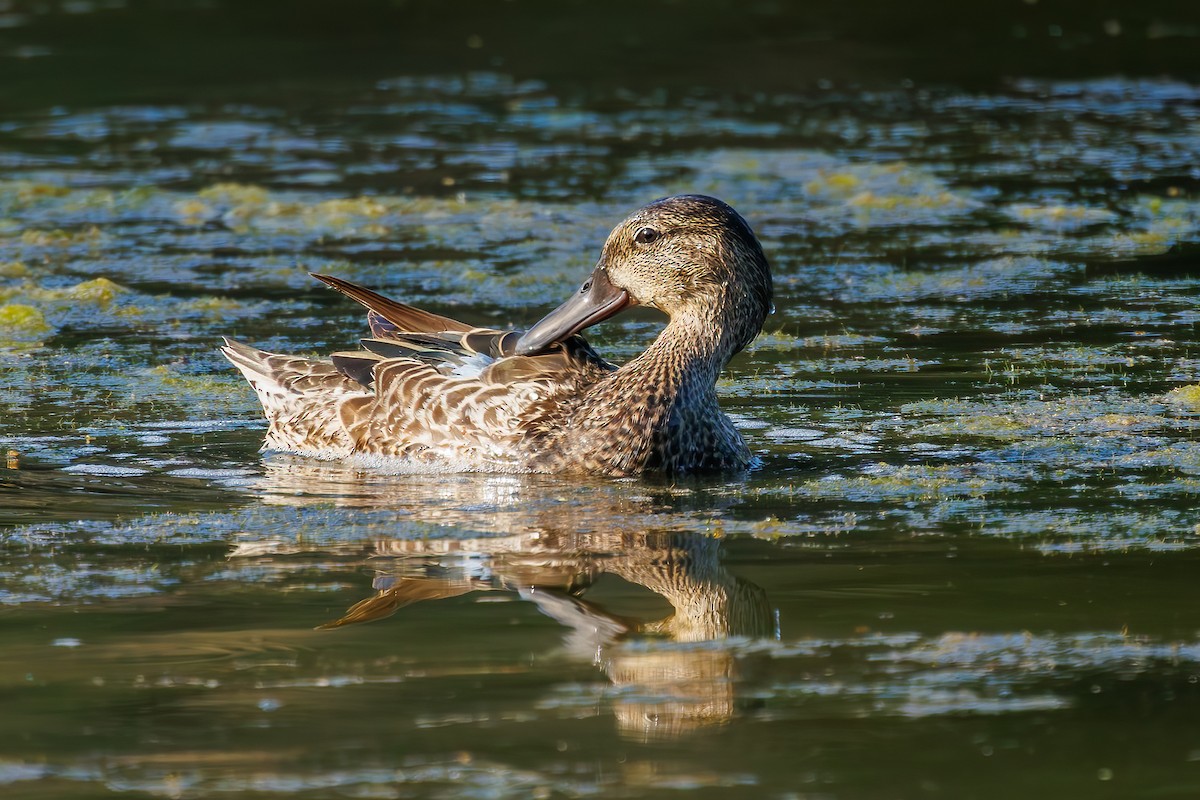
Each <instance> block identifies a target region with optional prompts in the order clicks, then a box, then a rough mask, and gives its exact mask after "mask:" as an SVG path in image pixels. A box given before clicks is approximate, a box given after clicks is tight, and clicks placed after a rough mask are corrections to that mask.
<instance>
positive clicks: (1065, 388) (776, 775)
mask: <svg viewBox="0 0 1200 800" xmlns="http://www.w3.org/2000/svg"><path fill="white" fill-rule="evenodd" d="M243 6H244V7H243ZM1043 6H1045V4H1041V5H1039V4H1026V5H1024V6H1022V7H1021V8H1019V9H1016V10H1005V11H1003V12H1000V11H988V10H978V13H977V14H975V15H974V16H972V17H965V16H964V15H962V14H961V13H958V12H956V8H957V7H956V6H949V5H947V6H943V5H940V4H937V3H928V4H925V5H918V6H917V7H912V6H911V5H908V6H905V7H904V8H903V10H901V9H899V8H893V7H892V6H890V5H880V6H878V7H875V6H864V7H863V8H862V9H859V10H860V11H862V13H851V14H848V13H847V12H846V10H845V9H844V8H843V7H842V6H841V5H840V4H821V3H817V4H805V7H804V8H796V9H792V8H786V7H776V6H768V5H763V6H755V7H754V8H751V9H748V10H745V11H742V12H740V13H738V14H734V15H732V16H731V15H730V11H729V10H726V9H723V8H722V7H721V6H720V4H718V3H712V4H696V5H694V6H692V7H690V8H689V10H688V12H687V13H683V12H682V11H681V10H680V8H681V7H678V6H675V5H671V4H664V5H661V6H658V5H655V6H644V4H643V6H641V7H639V8H638V9H633V8H625V7H623V6H621V7H596V8H592V7H587V8H584V7H578V8H573V9H571V10H569V11H563V10H561V9H556V10H554V11H553V12H551V11H548V10H546V9H541V8H537V7H532V6H527V5H521V4H506V5H504V6H503V7H502V8H500V9H499V10H498V9H497V8H495V7H493V6H492V5H489V4H483V5H480V6H478V7H476V6H474V5H472V4H462V5H458V6H454V7H449V6H440V5H439V6H424V5H385V4H382V3H380V4H372V3H363V4H362V5H361V7H359V8H358V9H357V11H356V12H355V13H353V14H348V13H345V12H344V11H341V10H337V11H335V10H333V7H332V6H327V5H326V4H321V3H298V4H297V3H289V4H286V5H281V4H273V3H256V4H228V5H226V4H219V3H218V4H200V3H180V4H174V5H171V6H161V7H155V8H141V7H138V8H130V7H126V6H125V5H123V4H122V3H119V2H94V3H93V2H69V3H61V4H59V3H50V4H36V3H24V2H12V0H10V2H7V3H4V2H0V107H3V108H4V113H3V115H2V116H0V387H2V388H0V445H2V447H3V450H4V451H5V454H6V456H5V464H4V467H5V468H4V469H3V471H0V636H2V637H3V639H2V641H3V642H4V647H3V648H0V693H2V696H3V698H4V704H3V706H4V713H3V715H0V791H2V792H3V796H4V797H6V798H7V797H14V798H41V797H46V798H74V797H79V798H83V797H93V796H98V795H101V794H112V793H128V794H131V795H133V796H147V795H149V796H160V797H171V798H175V797H179V798H191V797H209V796H228V797H241V796H245V797H341V796H347V797H421V798H426V797H428V798H439V797H456V798H457V797H480V798H506V797H513V798H529V797H535V798H551V797H592V796H598V797H647V798H657V797H676V796H680V795H681V794H686V795H688V796H696V797H722V798H724V797H729V798H741V797H764V798H780V800H783V799H784V798H880V797H897V798H909V797H912V798H916V797H955V798H959V797H963V798H965V797H973V798H989V797H996V798H1001V797H1003V798H1008V797H1012V796H1014V795H1018V794H1027V795H1031V796H1055V797H1081V798H1085V797H1086V798H1096V797H1140V796H1147V797H1149V796H1153V797H1192V796H1195V795H1196V794H1197V792H1198V791H1200V731H1198V729H1197V727H1196V725H1195V719H1196V716H1197V713H1198V712H1200V688H1198V687H1200V613H1198V612H1197V609H1200V588H1198V586H1200V584H1197V582H1196V580H1195V577H1194V576H1195V574H1196V570H1197V569H1198V568H1200V565H1198V564H1197V558H1198V556H1200V547H1198V546H1197V545H1198V543H1200V516H1198V515H1197V513H1196V510H1195V508H1196V504H1197V494H1198V493H1200V488H1198V487H1200V446H1198V445H1197V427H1198V426H1200V388H1198V386H1200V359H1198V358H1197V355H1196V353H1197V329H1196V323H1197V320H1198V319H1200V299H1198V298H1200V292H1198V291H1197V290H1198V288H1200V286H1198V283H1200V279H1198V275H1197V273H1198V270H1197V264H1198V254H1200V202H1198V201H1197V199H1196V192H1197V189H1198V187H1200V172H1198V170H1197V164H1200V61H1198V60H1197V58H1196V57H1195V56H1194V52H1195V49H1196V44H1197V42H1196V37H1197V33H1198V29H1197V26H1196V25H1195V20H1194V12H1192V11H1191V9H1190V7H1189V5H1188V4H1184V3H1181V4H1173V3H1166V2H1160V3H1157V4H1156V3H1148V4H1142V5H1140V6H1139V9H1137V10H1136V11H1132V10H1128V9H1127V10H1124V11H1122V12H1121V14H1111V15H1106V14H1105V13H1104V12H1103V11H1094V12H1093V11H1075V12H1073V14H1071V15H1066V14H1062V13H1059V11H1058V10H1056V9H1051V8H1045V7H1043ZM868 11H869V12H870V13H867V12H868ZM579 30H586V31H589V35H587V36H583V37H580V36H578V35H576V34H573V33H572V32H577V31H579ZM682 191H698V192H706V193H710V194H715V195H717V196H719V197H722V198H723V199H725V200H727V201H729V202H730V203H732V204H733V205H734V206H735V207H736V208H738V209H739V210H740V211H741V212H742V213H743V214H744V215H745V216H746V217H747V218H748V219H749V220H750V222H751V224H752V225H753V226H754V227H755V229H756V230H757V231H758V232H759V234H760V236H761V238H762V239H763V242H764V246H765V248H766V251H767V254H768V257H769V258H770V259H771V261H772V264H773V268H774V273H775V277H776V286H777V298H776V306H777V311H776V313H775V314H774V315H773V316H772V317H771V318H770V319H769V320H768V323H767V329H766V331H765V333H764V335H763V336H762V337H760V339H759V340H758V342H757V343H756V344H755V345H754V346H752V347H751V348H750V349H749V350H748V351H747V352H746V353H744V354H743V355H741V356H739V358H738V359H737V360H736V361H735V362H734V363H733V365H732V367H731V369H730V370H729V372H728V373H727V374H726V375H725V376H724V377H723V379H722V382H721V385H720V391H721V394H722V402H723V404H724V405H725V407H726V408H727V409H728V410H729V412H730V413H731V414H732V415H734V417H735V419H736V420H737V423H738V424H739V426H740V427H741V428H742V430H743V432H744V434H745V436H746V438H747V440H748V441H749V442H750V444H751V447H752V448H753V449H754V450H755V451H756V452H757V453H758V454H759V455H760V457H761V458H762V461H763V465H762V467H761V468H760V469H758V470H757V471H755V472H754V473H752V474H751V475H749V476H746V477H742V478H727V479H704V480H689V481H684V482H677V483H672V482H663V481H661V480H654V479H648V480H633V481H630V480H618V481H612V480H583V481H581V480H578V479H571V480H561V479H558V478H555V477H551V476H486V475H457V476H445V475H440V476H413V475H407V476H388V475H377V474H370V473H363V472H359V471H355V470H352V469H348V468H345V467H341V466H338V465H336V464H324V463H316V462H308V461H304V460H300V459H291V458H285V457H279V456H272V457H263V456H261V455H260V454H259V453H258V452H257V449H258V445H259V443H260V441H261V437H262V431H263V425H262V422H261V419H260V411H259V408H258V406H257V403H256V401H255V400H254V397H253V394H252V392H251V391H250V390H249V388H248V387H247V386H246V385H245V384H244V382H243V381H242V379H241V378H240V376H238V375H237V374H236V373H235V372H234V371H233V370H232V369H231V368H229V366H228V364H226V363H225V362H224V360H223V359H222V358H221V357H220V356H219V355H218V353H217V351H216V347H217V345H218V344H219V341H220V337H221V336H222V335H233V336H236V337H237V338H239V339H241V340H244V341H248V342H253V343H255V344H257V345H259V346H262V347H264V348H267V349H272V350H279V351H286V352H297V353H327V352H329V351H330V350H334V349H344V348H346V347H348V346H351V345H352V344H353V342H355V341H356V339H357V338H358V337H359V336H360V335H361V334H362V331H363V329H364V326H363V320H362V318H361V316H360V315H359V313H358V309H357V308H356V307H354V306H353V304H351V303H349V302H347V301H345V300H344V299H343V298H341V297H340V296H338V295H336V294H335V293H333V292H330V291H328V290H327V289H325V288H323V287H322V286H320V285H319V284H317V282H315V281H313V280H312V279H311V278H309V277H308V276H307V273H308V272H309V271H317V272H322V273H332V274H335V275H339V276H343V277H346V278H348V279H350V280H353V281H357V282H361V283H365V284H367V285H370V286H373V287H377V288H379V289H381V290H383V291H385V292H386V293H388V294H391V295H394V296H397V297H400V298H402V299H404V300H406V301H409V302H412V303H414V304H417V305H421V306H424V307H428V308H430V309H431V310H433V311H437V312H440V313H445V314H448V315H451V316H455V317H458V318H461V319H464V320H467V321H470V322H473V323H479V324H486V325H491V326H508V325H512V326H517V327H522V326H525V325H528V324H530V323H532V322H533V321H535V320H536V319H538V318H540V316H541V315H542V314H543V313H544V312H545V311H546V310H548V309H549V308H551V307H553V306H554V305H556V304H557V303H558V301H559V300H561V299H563V298H565V297H566V296H567V294H568V293H570V292H571V291H573V290H574V289H575V288H576V287H577V285H578V283H579V281H580V280H581V279H582V277H583V276H584V275H585V274H586V273H587V271H588V270H589V269H590V267H591V265H592V264H593V263H594V261H595V258H596V256H597V254H598V252H599V247H600V245H601V243H602V242H603V240H604V237H605V235H606V234H607V232H608V230H609V229H610V228H611V226H612V225H614V224H615V223H616V222H617V221H619V220H620V219H621V218H622V217H623V216H624V215H625V214H626V213H628V211H630V210H631V209H633V208H636V207H637V206H639V205H641V204H643V203H645V202H647V201H649V200H652V199H654V198H657V197H661V196H663V195H667V194H671V193H675V192H682ZM660 324H661V323H660V321H659V320H658V319H657V318H655V317H654V316H653V315H652V314H649V313H631V314H628V315H624V316H622V317H619V318H618V319H616V320H613V321H611V322H608V323H605V324H604V325H602V326H600V327H598V328H596V329H594V330H593V331H591V332H589V339H590V340H591V341H592V342H593V343H594V344H595V345H596V346H597V348H598V349H600V350H601V351H602V352H603V353H605V354H606V355H607V356H609V357H610V358H613V359H616V360H623V359H626V358H629V357H630V356H632V355H633V354H635V353H637V352H639V351H640V350H641V349H642V348H643V347H644V346H645V345H646V343H647V342H648V341H649V340H650V338H652V337H653V335H654V333H655V331H656V330H657V327H658V325H660Z"/></svg>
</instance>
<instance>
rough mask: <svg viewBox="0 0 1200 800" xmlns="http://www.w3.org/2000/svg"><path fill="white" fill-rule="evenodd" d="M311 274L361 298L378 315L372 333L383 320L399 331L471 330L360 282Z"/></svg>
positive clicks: (360, 301) (350, 294) (441, 331)
mask: <svg viewBox="0 0 1200 800" xmlns="http://www.w3.org/2000/svg"><path fill="white" fill-rule="evenodd" d="M308 274H309V275H312V276H313V277H314V278H316V279H317V280H319V281H321V282H322V283H324V284H325V285H327V286H330V287H332V288H334V289H337V290H338V291H339V292H341V293H342V294H344V295H346V296H347V297H349V298H350V299H352V300H356V301H358V302H359V303H361V304H362V305H363V306H365V307H366V308H367V310H368V311H370V312H371V313H373V314H374V315H375V316H376V317H378V320H376V322H375V323H373V324H372V326H371V327H372V332H375V331H374V328H375V326H376V324H380V323H384V324H385V328H384V329H385V330H387V329H388V328H389V327H390V328H392V329H395V330H397V331H406V332H409V333H443V332H445V331H458V332H460V333H461V332H465V331H469V330H471V326H470V325H467V324H466V323H465V322H459V321H458V320H456V319H450V318H449V317H443V316H441V315H439V314H434V313H431V312H429V311H422V310H421V309H419V308H414V307H412V306H410V305H405V304H404V303H398V302H396V301H395V300H392V299H391V298H389V297H384V296H383V295H381V294H379V293H378V292H373V291H371V290H370V289H368V288H366V287H365V286H359V285H358V284H357V283H351V282H350V281H347V280H342V279H341V278H335V277H333V276H332V275H318V274H317V273H315V272H310V273H308ZM367 318H368V320H370V319H371V315H370V314H368V316H367ZM376 335H378V333H376Z"/></svg>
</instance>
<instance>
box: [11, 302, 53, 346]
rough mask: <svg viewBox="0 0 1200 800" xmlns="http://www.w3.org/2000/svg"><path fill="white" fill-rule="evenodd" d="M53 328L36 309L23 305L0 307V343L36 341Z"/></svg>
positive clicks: (15, 304) (12, 304)
mask: <svg viewBox="0 0 1200 800" xmlns="http://www.w3.org/2000/svg"><path fill="white" fill-rule="evenodd" d="M52 330H53V328H52V327H51V326H50V324H49V323H47V322H46V318H45V316H43V315H42V312H41V311H39V310H38V309H37V308H35V307H33V306H30V305H25V304H23V303H5V304H4V305H0V342H7V343H11V342H28V341H36V340H38V339H39V338H40V337H42V336H44V335H46V334H48V333H50V332H51V331H52Z"/></svg>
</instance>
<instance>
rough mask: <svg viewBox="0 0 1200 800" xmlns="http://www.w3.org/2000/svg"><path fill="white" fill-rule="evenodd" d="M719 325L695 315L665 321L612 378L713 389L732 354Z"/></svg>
mask: <svg viewBox="0 0 1200 800" xmlns="http://www.w3.org/2000/svg"><path fill="white" fill-rule="evenodd" d="M723 339H724V337H723V335H722V330H721V325H720V323H719V322H718V321H717V320H715V319H703V318H701V317H700V316H698V315H689V316H677V317H674V318H672V319H671V321H670V322H668V323H667V326H666V327H665V328H663V330H662V333H660V334H659V335H658V338H657V339H655V340H654V342H653V343H652V344H651V345H650V346H649V347H647V348H646V350H645V352H643V353H642V354H641V355H639V356H638V357H637V358H635V359H633V360H632V361H630V362H629V363H627V364H626V365H625V366H623V367H621V369H619V370H618V371H617V375H614V376H613V378H614V379H616V380H622V379H625V378H626V376H628V379H630V380H638V381H639V382H641V384H642V385H643V386H644V387H645V389H647V390H649V391H652V392H653V391H659V392H667V393H675V392H679V391H681V390H684V389H685V388H686V389H687V390H690V391H702V392H705V393H712V392H713V391H714V386H715V384H716V382H717V376H718V375H719V374H720V372H721V370H722V369H724V367H725V362H727V361H728V360H729V357H730V355H732V348H731V347H730V346H729V345H728V343H726V342H725V341H723Z"/></svg>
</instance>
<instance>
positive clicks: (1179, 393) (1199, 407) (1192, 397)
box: [1163, 383, 1200, 411]
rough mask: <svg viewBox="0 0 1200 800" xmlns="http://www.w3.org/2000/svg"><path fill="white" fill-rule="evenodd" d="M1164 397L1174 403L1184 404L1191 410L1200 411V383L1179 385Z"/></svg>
mask: <svg viewBox="0 0 1200 800" xmlns="http://www.w3.org/2000/svg"><path fill="white" fill-rule="evenodd" d="M1163 399H1164V400H1166V401H1167V402H1168V403H1171V404H1172V405H1177V406H1183V407H1184V408H1186V409H1188V410H1190V411H1200V383H1194V384H1192V385H1190V386H1177V387H1176V388H1174V389H1172V390H1171V391H1169V392H1167V394H1166V397H1164V398H1163Z"/></svg>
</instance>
